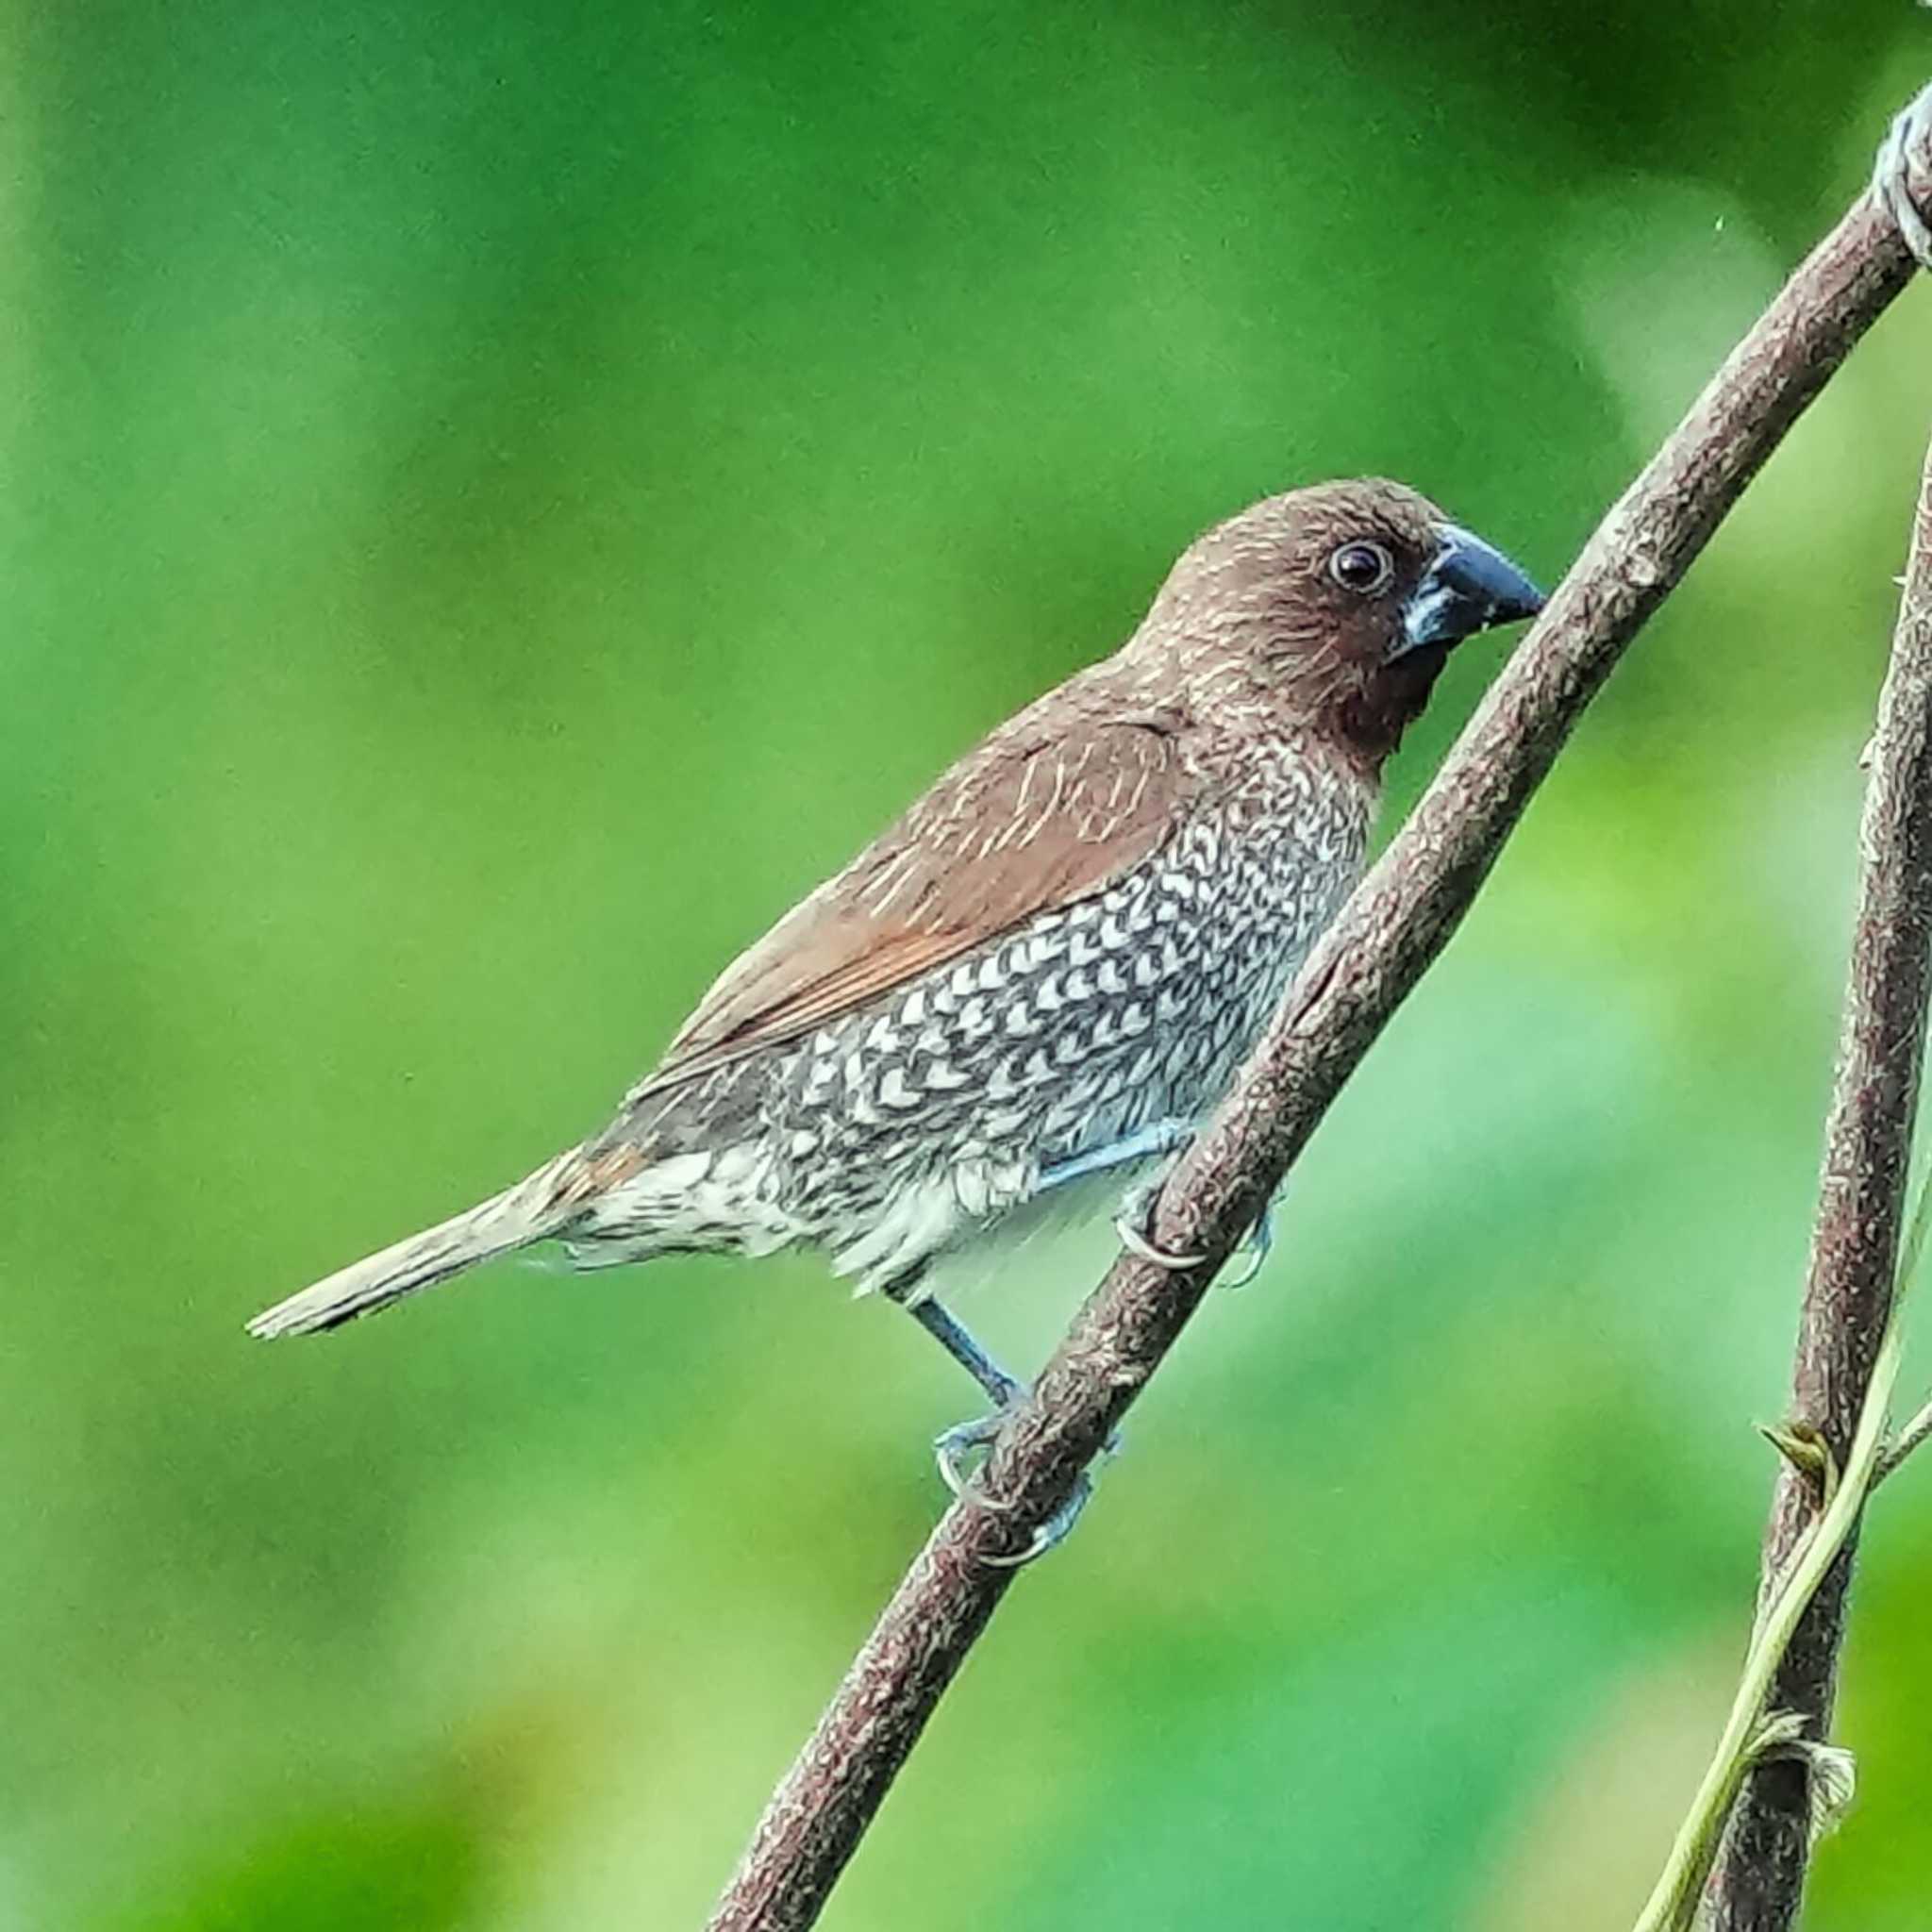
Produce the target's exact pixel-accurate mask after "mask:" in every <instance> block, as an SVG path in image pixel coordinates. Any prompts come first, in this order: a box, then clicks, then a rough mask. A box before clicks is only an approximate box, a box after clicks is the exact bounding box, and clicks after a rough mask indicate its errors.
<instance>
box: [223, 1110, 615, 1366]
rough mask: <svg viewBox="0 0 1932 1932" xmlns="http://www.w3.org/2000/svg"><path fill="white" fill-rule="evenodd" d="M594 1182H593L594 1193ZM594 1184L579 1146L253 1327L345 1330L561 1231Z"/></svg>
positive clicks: (261, 1331)
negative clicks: (362, 1317) (343, 1326)
mask: <svg viewBox="0 0 1932 1932" xmlns="http://www.w3.org/2000/svg"><path fill="white" fill-rule="evenodd" d="M586 1181H591V1183H592V1188H591V1190H587V1188H586V1187H585V1185H584V1183H585V1182H586ZM593 1189H594V1178H593V1176H592V1174H591V1173H589V1172H587V1163H586V1162H585V1160H584V1158H583V1150H582V1149H581V1148H576V1147H573V1148H571V1149H570V1151H569V1152H568V1153H565V1154H559V1155H558V1157H557V1158H556V1159H555V1160H552V1161H550V1162H548V1163H546V1164H545V1165H544V1166H542V1167H540V1168H539V1169H538V1170H537V1172H536V1173H535V1174H527V1175H525V1178H524V1179H522V1180H520V1181H519V1182H518V1183H517V1184H516V1186H515V1187H513V1188H506V1189H505V1190H504V1191H503V1192H502V1193H500V1194H495V1195H492V1196H491V1198H490V1199H489V1200H487V1201H484V1202H482V1203H481V1204H479V1205H478V1206H477V1207H475V1208H470V1209H469V1210H468V1211H467V1212H466V1213H462V1214H458V1215H455V1216H453V1217H452V1218H451V1219H450V1220H448V1221H444V1222H440V1223H439V1224H437V1225H436V1226H435V1227H429V1228H425V1229H424V1231H423V1232H422V1233H421V1234H413V1235H411V1236H410V1237H409V1238H408V1240H407V1241H397V1242H396V1243H395V1244H394V1246H392V1247H388V1248H384V1249H382V1250H381V1251H380V1252H379V1253H377V1254H374V1255H370V1256H368V1257H365V1258H364V1259H362V1260H360V1261H355V1262H352V1263H351V1264H350V1265H349V1266H348V1267H346V1268H342V1269H339V1270H338V1271H337V1272H336V1273H335V1274H331V1275H329V1276H327V1277H326V1278H325V1280H322V1281H318V1282H317V1283H316V1284H315V1286H314V1287H313V1288H305V1289H304V1290H303V1291H302V1292H301V1293H300V1294H291V1296H290V1297H289V1298H288V1300H287V1301H284V1302H277V1303H276V1304H275V1307H272V1308H265V1309H264V1310H263V1311H262V1312H261V1313H260V1314H258V1316H256V1318H255V1319H254V1321H252V1322H251V1323H249V1324H248V1332H249V1334H251V1335H259V1336H262V1337H269V1336H275V1335H312V1334H316V1333H318V1332H320V1331H321V1330H323V1329H325V1328H336V1327H340V1326H341V1324H342V1323H344V1322H353V1321H354V1320H355V1319H356V1317H357V1316H358V1315H366V1314H368V1313H370V1312H371V1311H372V1310H373V1309H375V1308H381V1307H388V1306H389V1304H390V1303H391V1302H393V1301H400V1300H401V1299H402V1297H403V1296H404V1295H406V1294H413V1293H414V1292H415V1291H417V1290H418V1289H419V1288H430V1287H433V1286H434V1285H435V1284H436V1283H437V1282H439V1281H446V1280H448V1278H449V1277H450V1276H451V1275H452V1274H460V1273H461V1272H462V1271H463V1270H464V1269H465V1268H474V1267H475V1265H476V1264H477V1262H479V1261H488V1260H490V1259H491V1258H492V1257H495V1256H497V1255H507V1254H508V1253H510V1252H511V1250H513V1249H516V1248H522V1247H526V1246H528V1245H529V1243H530V1242H532V1241H542V1240H543V1239H544V1238H545V1237H546V1236H548V1235H552V1234H555V1233H557V1232H558V1230H559V1229H561V1228H563V1227H566V1226H568V1225H569V1224H570V1223H571V1222H573V1221H575V1219H576V1217H577V1216H578V1214H580V1213H581V1212H582V1210H583V1206H584V1200H585V1196H586V1193H587V1191H592V1190H593Z"/></svg>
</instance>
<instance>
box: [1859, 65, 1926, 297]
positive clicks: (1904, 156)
mask: <svg viewBox="0 0 1932 1932" xmlns="http://www.w3.org/2000/svg"><path fill="white" fill-rule="evenodd" d="M1928 124H1932V87H1928V88H1926V89H1925V90H1924V92H1922V93H1921V94H1920V95H1919V97H1918V99H1917V100H1915V101H1914V102H1913V103H1912V104H1911V106H1910V107H1908V108H1906V109H1905V111H1904V112H1903V113H1901V114H1899V115H1898V116H1897V117H1896V118H1895V119H1894V120H1893V122H1892V124H1891V127H1890V131H1889V132H1888V133H1887V135H1886V137H1885V139H1884V140H1883V141H1882V142H1879V143H1878V158H1877V159H1876V160H1875V161H1874V162H1873V164H1872V192H1873V194H1874V196H1875V197H1876V198H1877V202H1878V205H1879V207H1880V208H1884V209H1885V211H1886V212H1887V213H1888V214H1889V215H1890V217H1891V218H1892V220H1893V221H1894V222H1895V223H1897V225H1898V232H1899V234H1900V236H1901V237H1902V238H1903V239H1904V242H1905V244H1906V246H1907V248H1909V249H1910V250H1911V251H1912V253H1913V255H1915V256H1916V257H1917V258H1918V260H1919V265H1920V267H1922V268H1927V269H1932V225H1927V224H1926V220H1925V217H1924V213H1923V212H1922V211H1921V209H1920V208H1919V205H1918V204H1917V203H1916V202H1915V201H1914V200H1913V199H1912V192H1911V184H1910V182H1909V180H1908V179H1907V175H1908V173H1909V170H1910V167H1911V158H1912V150H1913V148H1914V147H1916V146H1918V145H1919V144H1920V143H1921V142H1924V140H1925V139H1926V138H1927V135H1928V134H1932V125H1928Z"/></svg>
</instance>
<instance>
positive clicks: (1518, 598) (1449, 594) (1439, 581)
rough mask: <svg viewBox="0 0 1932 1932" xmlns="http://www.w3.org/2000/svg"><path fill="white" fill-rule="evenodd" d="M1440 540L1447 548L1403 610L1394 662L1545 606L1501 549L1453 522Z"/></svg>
mask: <svg viewBox="0 0 1932 1932" xmlns="http://www.w3.org/2000/svg"><path fill="white" fill-rule="evenodd" d="M1441 539H1442V547H1441V549H1440V550H1439V551H1437V552H1436V554H1435V556H1434V557H1433V558H1431V559H1430V560H1429V567H1428V569H1427V570H1425V571H1424V573H1423V576H1422V581H1421V582H1420V583H1419V584H1417V585H1416V587H1415V590H1414V591H1413V592H1412V593H1411V594H1410V596H1409V599H1408V602H1407V604H1405V605H1404V606H1403V610H1402V636H1401V638H1400V639H1399V640H1398V641H1397V642H1396V645H1395V648H1394V649H1393V650H1391V652H1390V654H1389V660H1390V662H1391V663H1393V662H1394V660H1395V659H1396V658H1403V657H1407V655H1408V653H1409V652H1410V651H1415V650H1420V649H1421V648H1422V647H1423V646H1424V644H1459V643H1460V642H1461V641H1463V639H1464V638H1467V637H1474V635H1475V633H1476V632H1477V631H1479V630H1488V629H1489V628H1490V626H1491V625H1496V624H1514V623H1515V622H1516V620H1517V619H1518V618H1519V617H1534V616H1535V615H1536V614H1537V612H1538V611H1539V610H1541V608H1543V593H1542V592H1541V591H1539V590H1538V589H1537V587H1536V586H1535V585H1534V584H1533V583H1531V582H1530V580H1529V579H1528V578H1527V577H1526V576H1524V574H1523V573H1522V572H1521V571H1520V570H1518V569H1517V567H1516V566H1515V565H1514V564H1513V563H1511V562H1510V561H1509V559H1508V558H1507V557H1505V556H1504V555H1503V553H1502V552H1501V551H1500V550H1497V549H1495V548H1493V547H1492V546H1491V545H1490V544H1488V543H1485V542H1484V541H1483V540H1482V539H1481V538H1480V537H1474V536H1472V535H1471V534H1470V533H1469V532H1468V531H1467V530H1464V529H1459V528H1458V527H1457V525H1454V524H1444V525H1442V527H1441Z"/></svg>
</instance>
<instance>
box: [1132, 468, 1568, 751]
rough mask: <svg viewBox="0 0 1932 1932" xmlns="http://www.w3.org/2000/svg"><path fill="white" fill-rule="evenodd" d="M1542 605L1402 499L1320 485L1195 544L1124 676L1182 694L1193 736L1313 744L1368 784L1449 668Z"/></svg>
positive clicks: (1372, 489)
mask: <svg viewBox="0 0 1932 1932" xmlns="http://www.w3.org/2000/svg"><path fill="white" fill-rule="evenodd" d="M1542 601H1543V600H1542V593H1541V591H1539V590H1538V589H1537V587H1536V586H1535V585H1534V584H1533V583H1532V582H1531V581H1530V580H1529V578H1528V577H1526V576H1524V574H1523V573H1522V571H1520V570H1518V569H1517V567H1516V566H1515V565H1514V564H1513V563H1511V562H1510V561H1509V559H1508V558H1507V557H1505V556H1504V555H1503V554H1502V553H1501V552H1500V551H1498V550H1494V549H1492V548H1491V546H1490V545H1489V544H1487V543H1485V542H1484V541H1482V540H1481V539H1480V538H1478V537H1474V536H1472V535H1471V534H1470V533H1469V532H1468V531H1467V530H1465V529H1463V528H1461V527H1460V526H1459V525H1457V524H1454V523H1452V522H1451V521H1450V520H1449V518H1448V517H1447V516H1446V515H1445V514H1444V513H1443V512H1442V511H1441V510H1440V509H1438V508H1436V506H1435V505H1434V504H1432V503H1431V502H1430V501H1429V500H1428V499H1427V498H1426V497H1424V496H1420V495H1418V494H1417V493H1416V492H1415V491H1413V490H1408V489H1405V488H1404V487H1403V486H1402V485H1401V484H1400V483H1389V482H1383V481H1380V480H1378V479H1370V480H1366V481H1360V482H1348V483H1322V484H1317V485H1315V486H1314V487H1313V488H1311V489H1307V490H1293V491H1289V492H1288V494H1286V495H1285V496H1270V497H1267V498H1264V499H1263V500H1262V501H1261V502H1259V503H1257V504H1255V505H1254V506H1253V507H1252V508H1248V509H1244V510H1242V511H1241V513H1240V514H1239V515H1238V516H1233V517H1230V518H1228V520H1227V521H1226V522H1225V523H1224V524H1218V525H1215V527H1214V528H1213V529H1211V530H1209V531H1208V533H1207V534H1206V535H1205V536H1203V537H1200V538H1197V539H1196V540H1195V541H1194V542H1192V543H1191V544H1190V545H1189V546H1188V548H1187V549H1186V550H1185V551H1184V552H1182V554H1181V557H1180V559H1179V561H1178V562H1176V563H1175V565H1174V569H1173V571H1172V572H1171V573H1170V575H1169V576H1168V579H1167V582H1166V583H1165V584H1164V585H1163V586H1162V587H1161V591H1160V594H1159V595H1158V597H1157V598H1156V599H1155V601H1154V606H1153V608H1152V609H1150V610H1149V611H1148V613H1147V616H1146V619H1145V621H1144V622H1143V623H1142V624H1141V628H1140V630H1139V631H1137V632H1136V633H1135V635H1134V638H1133V639H1132V641H1130V642H1129V643H1128V644H1127V645H1126V647H1125V649H1124V651H1123V652H1122V654H1121V659H1120V663H1121V668H1122V669H1123V670H1124V671H1129V672H1135V673H1142V674H1145V675H1148V677H1149V678H1150V680H1152V681H1153V682H1155V683H1157V684H1158V685H1161V686H1165V687H1166V688H1167V689H1169V690H1173V688H1174V685H1175V684H1176V683H1178V685H1179V693H1178V694H1179V695H1180V696H1181V698H1182V701H1183V702H1184V703H1186V704H1188V705H1189V707H1190V708H1191V709H1193V710H1195V711H1196V712H1197V713H1198V714H1200V715H1201V716H1202V718H1203V720H1204V722H1206V721H1208V720H1210V719H1213V718H1215V717H1222V718H1225V719H1226V720H1227V721H1228V722H1231V723H1241V722H1245V721H1247V720H1249V719H1252V720H1253V722H1254V724H1255V725H1256V727H1257V728H1261V729H1266V730H1269V731H1271V732H1274V731H1281V730H1295V729H1302V730H1311V731H1313V732H1315V733H1317V734H1319V735H1320V736H1322V737H1323V738H1324V739H1326V740H1328V741H1332V742H1334V743H1335V744H1337V745H1338V746H1339V747H1340V748H1341V749H1342V750H1343V751H1345V752H1346V753H1347V754H1348V755H1349V756H1350V757H1351V758H1353V759H1354V760H1356V761H1357V763H1359V764H1362V765H1365V766H1367V767H1368V768H1369V769H1371V770H1374V769H1375V768H1377V767H1379V766H1380V764H1381V762H1382V760H1383V759H1384V758H1387V757H1388V755H1389V754H1390V753H1391V751H1393V750H1394V749H1395V746H1396V744H1397V743H1398V742H1399V741H1400V740H1401V737H1402V733H1403V730H1404V728H1405V727H1406V726H1407V724H1409V722H1410V721H1411V720H1412V719H1414V718H1415V717H1416V716H1417V715H1418V714H1419V713H1420V712H1421V710H1422V708H1423V707H1424V705H1425V704H1427V702H1428V697H1429V691H1430V688H1431V687H1432V686H1433V685H1434V683H1435V681H1436V678H1437V675H1439V674H1440V673H1441V669H1442V666H1443V665H1444V663H1446V662H1447V661H1448V657H1449V653H1450V652H1451V651H1452V650H1453V649H1454V648H1455V647H1456V646H1457V644H1458V643H1460V642H1461V641H1462V640H1463V639H1464V638H1466V637H1470V636H1472V635H1474V633H1475V632H1476V631H1479V630H1484V629H1487V628H1488V627H1489V626H1490V625H1496V624H1508V623H1511V622H1513V621H1514V620H1515V619H1517V618H1520V617H1531V616H1534V615H1535V613H1536V612H1537V611H1538V610H1540V609H1541V608H1542Z"/></svg>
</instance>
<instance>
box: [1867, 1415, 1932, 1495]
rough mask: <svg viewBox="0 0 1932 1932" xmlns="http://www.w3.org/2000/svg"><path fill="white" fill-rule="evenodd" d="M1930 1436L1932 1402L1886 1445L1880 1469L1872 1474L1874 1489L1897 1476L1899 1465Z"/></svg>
mask: <svg viewBox="0 0 1932 1932" xmlns="http://www.w3.org/2000/svg"><path fill="white" fill-rule="evenodd" d="M1928 1436H1932V1402H1928V1403H1926V1405H1925V1406H1924V1407H1923V1408H1922V1409H1920V1410H1919V1411H1918V1413H1917V1414H1916V1415H1914V1416H1913V1417H1912V1419H1911V1421H1910V1422H1908V1423H1907V1424H1906V1425H1905V1427H1904V1428H1902V1429H1901V1430H1900V1431H1899V1432H1898V1434H1897V1435H1895V1436H1894V1437H1893V1438H1892V1439H1891V1441H1889V1442H1888V1443H1887V1444H1886V1445H1885V1453H1884V1454H1883V1455H1882V1456H1880V1457H1879V1458H1878V1467H1877V1468H1876V1469H1875V1470H1874V1471H1873V1473H1872V1487H1873V1488H1874V1490H1875V1489H1876V1488H1877V1487H1878V1485H1879V1484H1880V1483H1882V1482H1883V1481H1884V1480H1885V1479H1886V1477H1888V1476H1889V1475H1891V1474H1895V1473H1896V1471H1897V1469H1898V1466H1899V1464H1900V1463H1902V1462H1903V1461H1904V1460H1905V1459H1906V1457H1908V1456H1909V1455H1910V1454H1911V1453H1912V1451H1913V1450H1915V1449H1918V1448H1920V1447H1922V1446H1923V1445H1924V1441H1925V1440H1926V1438H1927V1437H1928Z"/></svg>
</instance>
